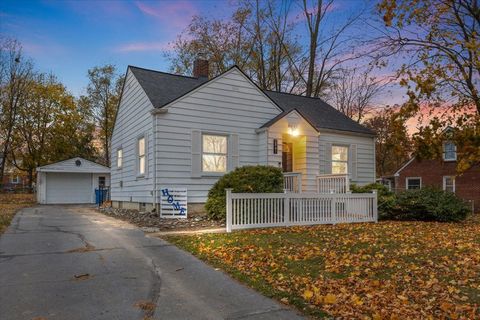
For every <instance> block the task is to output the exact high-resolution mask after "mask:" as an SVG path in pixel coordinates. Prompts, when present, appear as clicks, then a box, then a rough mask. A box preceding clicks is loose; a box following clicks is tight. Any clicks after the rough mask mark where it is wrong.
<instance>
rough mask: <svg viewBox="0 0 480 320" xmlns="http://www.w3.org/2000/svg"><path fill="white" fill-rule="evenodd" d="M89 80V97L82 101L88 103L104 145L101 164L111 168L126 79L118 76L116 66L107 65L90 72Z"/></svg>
mask: <svg viewBox="0 0 480 320" xmlns="http://www.w3.org/2000/svg"><path fill="white" fill-rule="evenodd" d="M88 79H89V84H88V86H87V96H85V97H82V98H81V99H83V100H84V101H87V102H88V105H89V107H90V111H91V115H92V116H93V118H94V121H95V126H96V128H98V138H99V140H100V142H101V145H102V150H101V152H102V157H101V162H102V163H103V164H105V165H107V166H109V165H110V139H111V138H112V133H113V126H114V125H115V116H116V113H117V108H118V104H119V100H120V95H121V90H122V86H123V81H124V78H123V77H122V76H120V75H118V74H117V70H116V68H115V66H114V65H110V64H107V65H104V66H100V67H94V68H92V69H90V70H88Z"/></svg>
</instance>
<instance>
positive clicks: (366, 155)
mask: <svg viewBox="0 0 480 320" xmlns="http://www.w3.org/2000/svg"><path fill="white" fill-rule="evenodd" d="M318 141H319V142H318V143H319V159H320V165H319V173H320V174H331V173H332V161H331V159H332V147H333V146H348V148H349V152H348V171H349V172H348V173H349V176H350V180H351V182H352V183H355V184H359V185H365V184H369V183H372V182H374V181H375V140H374V138H373V137H368V136H362V135H360V134H355V133H347V132H345V133H337V132H330V131H327V130H320V136H319V140H318Z"/></svg>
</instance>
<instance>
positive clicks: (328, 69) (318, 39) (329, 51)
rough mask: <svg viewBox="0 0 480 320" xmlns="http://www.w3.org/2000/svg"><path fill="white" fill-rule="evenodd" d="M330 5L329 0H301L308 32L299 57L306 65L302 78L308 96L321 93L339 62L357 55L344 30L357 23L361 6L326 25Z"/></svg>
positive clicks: (331, 4)
mask: <svg viewBox="0 0 480 320" xmlns="http://www.w3.org/2000/svg"><path fill="white" fill-rule="evenodd" d="M334 4H335V2H334V1H333V0H327V1H325V0H311V1H307V0H302V9H303V15H304V18H305V21H306V26H307V34H308V48H307V49H308V50H306V51H305V52H306V54H305V55H304V56H303V58H302V60H303V61H307V66H308V67H307V73H306V76H305V77H304V78H303V79H304V82H305V92H304V93H305V95H306V96H308V97H320V96H322V95H323V94H324V93H325V91H326V90H327V89H328V88H329V86H330V82H331V79H332V77H334V76H335V73H336V71H337V70H338V69H339V68H340V67H341V66H342V64H343V63H345V62H347V61H351V60H355V59H357V58H359V53H358V52H357V53H356V52H355V50H354V48H355V40H354V39H355V38H354V37H353V36H349V35H348V34H347V31H348V30H350V29H351V28H352V26H354V25H355V24H356V22H358V20H359V18H360V17H361V16H362V15H363V13H364V12H363V9H362V10H360V11H358V12H355V13H353V14H351V15H350V16H349V17H348V18H347V19H346V20H345V21H340V22H339V21H337V23H334V24H333V25H334V26H333V27H330V28H329V27H327V24H328V23H329V22H331V21H329V20H330V19H331V16H332V10H333V6H334ZM329 18H330V19H329Z"/></svg>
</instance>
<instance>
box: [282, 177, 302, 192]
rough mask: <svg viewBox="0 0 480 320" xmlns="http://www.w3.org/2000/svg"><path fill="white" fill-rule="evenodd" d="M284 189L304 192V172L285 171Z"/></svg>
mask: <svg viewBox="0 0 480 320" xmlns="http://www.w3.org/2000/svg"><path fill="white" fill-rule="evenodd" d="M283 189H284V190H285V191H286V192H294V193H299V192H302V174H301V173H300V172H284V173H283Z"/></svg>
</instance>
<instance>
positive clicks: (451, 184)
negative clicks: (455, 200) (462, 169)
mask: <svg viewBox="0 0 480 320" xmlns="http://www.w3.org/2000/svg"><path fill="white" fill-rule="evenodd" d="M443 190H444V191H448V192H455V177H453V176H444V177H443Z"/></svg>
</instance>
